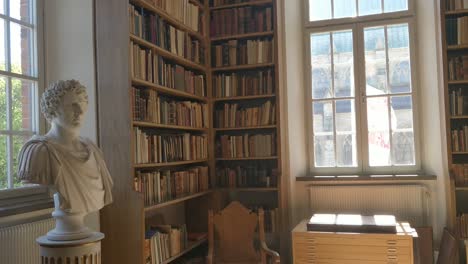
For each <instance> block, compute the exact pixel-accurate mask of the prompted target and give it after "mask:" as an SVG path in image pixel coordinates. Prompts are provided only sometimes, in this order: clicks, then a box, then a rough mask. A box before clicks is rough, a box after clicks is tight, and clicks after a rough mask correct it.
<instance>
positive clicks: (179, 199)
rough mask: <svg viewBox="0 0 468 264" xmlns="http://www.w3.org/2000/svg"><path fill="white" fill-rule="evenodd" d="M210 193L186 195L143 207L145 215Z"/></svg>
mask: <svg viewBox="0 0 468 264" xmlns="http://www.w3.org/2000/svg"><path fill="white" fill-rule="evenodd" d="M210 193H212V191H205V192H199V193H195V194H190V195H187V196H184V197H179V198H176V199H173V200H170V201H167V202H163V203H159V204H155V205H151V206H147V207H145V213H150V212H153V211H154V210H157V209H160V208H163V207H167V206H170V205H174V204H177V203H181V202H184V201H187V200H191V199H195V198H197V197H200V196H203V195H207V194H210Z"/></svg>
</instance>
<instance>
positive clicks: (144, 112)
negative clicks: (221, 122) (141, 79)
mask: <svg viewBox="0 0 468 264" xmlns="http://www.w3.org/2000/svg"><path fill="white" fill-rule="evenodd" d="M132 102H133V105H132V109H133V120H134V121H145V122H151V123H155V124H164V125H176V126H188V127H195V128H203V127H208V106H207V105H206V104H201V103H197V102H191V101H176V100H173V99H170V98H167V97H164V96H159V94H158V93H157V92H156V91H154V90H148V89H144V88H135V87H132Z"/></svg>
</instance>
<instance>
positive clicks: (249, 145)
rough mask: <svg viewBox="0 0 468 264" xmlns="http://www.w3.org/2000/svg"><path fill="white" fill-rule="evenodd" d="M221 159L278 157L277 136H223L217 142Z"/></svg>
mask: <svg viewBox="0 0 468 264" xmlns="http://www.w3.org/2000/svg"><path fill="white" fill-rule="evenodd" d="M216 144H217V146H216V151H217V155H218V157H220V158H249V157H271V156H275V155H276V136H275V134H256V135H251V134H244V135H241V136H232V135H223V136H220V137H219V140H217V142H216Z"/></svg>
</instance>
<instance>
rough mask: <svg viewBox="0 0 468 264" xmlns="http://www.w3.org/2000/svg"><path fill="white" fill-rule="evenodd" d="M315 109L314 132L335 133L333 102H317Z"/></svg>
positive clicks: (314, 105)
mask: <svg viewBox="0 0 468 264" xmlns="http://www.w3.org/2000/svg"><path fill="white" fill-rule="evenodd" d="M313 111H314V120H313V121H314V134H319V133H322V134H323V132H328V133H327V134H329V133H331V134H333V130H334V129H333V123H334V122H333V103H332V102H330V101H328V102H315V103H314V104H313Z"/></svg>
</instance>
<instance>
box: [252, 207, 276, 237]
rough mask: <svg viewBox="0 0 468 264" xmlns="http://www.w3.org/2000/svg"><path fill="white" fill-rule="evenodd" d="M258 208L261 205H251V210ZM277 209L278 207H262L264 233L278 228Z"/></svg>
mask: <svg viewBox="0 0 468 264" xmlns="http://www.w3.org/2000/svg"><path fill="white" fill-rule="evenodd" d="M259 208H263V207H257V206H253V207H251V210H253V211H255V212H258V209H259ZM278 212H279V210H278V208H274V209H268V208H263V213H264V225H265V226H264V227H265V232H266V233H275V232H277V231H278V230H279V228H278V227H279V226H278V225H279V213H278Z"/></svg>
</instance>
